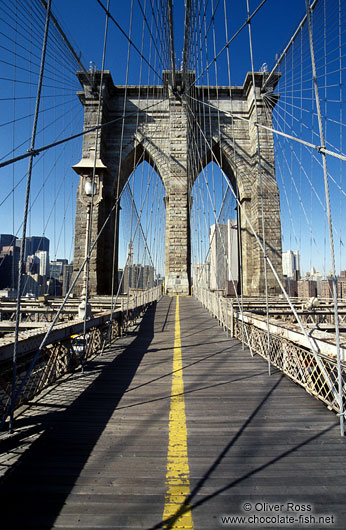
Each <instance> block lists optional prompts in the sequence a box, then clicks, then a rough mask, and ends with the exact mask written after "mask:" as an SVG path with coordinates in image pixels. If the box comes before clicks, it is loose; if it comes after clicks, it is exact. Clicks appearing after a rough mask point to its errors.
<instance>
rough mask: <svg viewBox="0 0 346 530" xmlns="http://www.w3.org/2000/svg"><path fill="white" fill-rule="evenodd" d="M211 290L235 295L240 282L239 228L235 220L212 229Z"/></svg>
mask: <svg viewBox="0 0 346 530" xmlns="http://www.w3.org/2000/svg"><path fill="white" fill-rule="evenodd" d="M209 244H210V280H209V282H210V289H211V290H212V291H215V290H219V289H222V290H225V292H227V293H229V294H234V292H235V291H236V289H237V284H238V280H239V266H238V227H237V222H236V221H235V220H231V219H228V221H227V224H223V223H217V224H214V225H212V226H211V227H210V231H209Z"/></svg>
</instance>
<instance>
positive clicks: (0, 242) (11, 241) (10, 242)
mask: <svg viewBox="0 0 346 530" xmlns="http://www.w3.org/2000/svg"><path fill="white" fill-rule="evenodd" d="M16 240H17V238H16V236H14V235H12V234H0V252H1V251H2V249H3V247H13V246H15V245H16Z"/></svg>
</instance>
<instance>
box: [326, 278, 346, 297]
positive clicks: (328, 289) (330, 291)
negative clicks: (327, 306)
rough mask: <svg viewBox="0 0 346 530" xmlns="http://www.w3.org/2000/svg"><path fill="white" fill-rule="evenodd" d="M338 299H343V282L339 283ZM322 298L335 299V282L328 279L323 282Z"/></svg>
mask: <svg viewBox="0 0 346 530" xmlns="http://www.w3.org/2000/svg"><path fill="white" fill-rule="evenodd" d="M336 285H337V298H341V297H342V285H343V282H339V281H338V282H337V284H336ZM321 296H322V298H333V297H334V294H333V280H331V279H329V278H327V279H324V280H322V293H321Z"/></svg>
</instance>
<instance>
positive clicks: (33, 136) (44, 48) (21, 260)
mask: <svg viewBox="0 0 346 530" xmlns="http://www.w3.org/2000/svg"><path fill="white" fill-rule="evenodd" d="M50 7H51V0H48V5H47V11H46V23H45V28H44V37H43V44H42V55H41V65H40V74H39V79H38V86H37V95H36V106H35V114H34V123H33V128H32V134H31V143H30V148H29V152H30V151H32V152H33V151H34V149H35V140H36V131H37V122H38V114H39V110H40V100H41V91H42V81H43V72H44V65H45V60H46V51H47V40H48V28H49V19H50ZM33 159H34V154H31V156H30V158H29V167H28V177H27V182H26V192H25V206H24V215H23V229H22V241H21V246H20V257H19V265H18V287H17V307H16V325H15V331H14V346H13V373H12V391H11V408H10V424H9V431H10V433H12V432H13V413H14V407H15V395H16V385H17V350H18V335H19V318H20V305H21V288H22V268H23V265H24V250H25V236H26V227H27V221H28V208H29V199H30V189H31V175H32V165H33Z"/></svg>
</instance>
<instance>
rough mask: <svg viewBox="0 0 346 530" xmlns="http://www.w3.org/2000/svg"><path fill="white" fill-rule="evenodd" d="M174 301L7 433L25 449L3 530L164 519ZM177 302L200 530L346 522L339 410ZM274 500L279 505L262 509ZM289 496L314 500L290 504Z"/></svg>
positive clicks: (4, 494)
mask: <svg viewBox="0 0 346 530" xmlns="http://www.w3.org/2000/svg"><path fill="white" fill-rule="evenodd" d="M176 300H177V299H176V298H164V299H162V300H161V301H160V302H159V303H158V304H157V306H156V307H153V308H151V309H150V310H149V311H148V312H147V314H146V315H145V317H144V319H143V320H142V323H141V325H140V329H139V333H138V335H137V334H134V335H129V336H127V337H124V338H122V339H121V340H119V341H118V342H117V343H116V346H115V347H113V348H112V350H111V351H109V352H107V353H106V354H105V355H104V356H103V357H99V358H96V359H95V360H94V361H91V362H90V363H89V364H88V367H87V372H86V373H85V374H84V375H81V374H75V375H73V376H70V377H69V378H67V379H66V380H65V381H64V382H63V383H62V384H61V385H59V386H58V387H56V389H55V390H52V391H50V392H49V393H47V394H46V395H45V396H43V397H41V398H40V399H39V400H38V401H37V402H36V403H35V405H34V406H33V407H32V408H31V409H28V410H27V411H26V413H24V414H23V415H22V416H21V417H19V418H18V420H17V431H16V434H15V435H13V436H12V437H5V438H4V439H3V440H2V445H3V449H4V451H6V452H7V455H10V454H12V453H14V452H16V451H17V448H18V447H26V450H25V451H23V453H22V455H21V456H20V457H19V459H18V462H17V464H16V465H15V466H12V467H13V469H12V470H11V472H10V473H7V475H5V478H4V480H3V481H2V483H1V486H0V498H1V501H2V502H1V505H2V508H1V520H0V521H1V527H2V528H43V527H44V528H51V527H57V528H146V529H149V528H160V527H162V519H163V511H164V505H165V494H166V491H165V490H166V480H169V478H167V477H166V475H167V469H166V467H167V448H168V443H169V411H170V404H171V378H172V352H173V346H174V337H175V328H176V322H175V307H176ZM179 302H180V326H181V343H182V348H181V349H182V357H183V361H182V362H183V381H184V385H185V386H184V401H185V410H186V423H187V431H188V439H187V447H188V465H189V472H190V476H189V481H190V497H189V501H188V504H189V506H190V507H191V514H192V519H193V525H194V528H196V529H199V528H204V529H208V530H211V529H217V528H222V527H223V525H222V524H221V519H220V517H221V516H222V515H226V514H228V515H231V514H240V515H243V516H244V515H250V516H253V515H254V514H256V515H257V516H268V515H270V516H273V514H274V516H276V517H277V516H278V515H280V514H281V515H282V516H291V517H295V520H296V523H295V525H293V524H287V525H286V528H289V527H292V528H304V527H305V526H304V522H303V520H302V519H299V516H300V517H303V516H305V517H309V518H311V516H314V517H316V520H317V518H318V517H319V516H320V515H321V514H325V515H330V516H334V517H335V518H336V519H337V523H336V524H328V522H325V523H323V524H322V523H321V522H319V523H316V524H314V525H312V527H313V528H329V527H331V528H344V527H345V523H344V519H345V513H346V506H345V493H346V481H345V475H346V467H345V456H346V446H345V441H344V440H343V439H341V438H340V437H339V431H338V422H337V418H336V417H335V415H334V414H333V413H331V412H329V411H328V410H327V409H326V408H325V407H324V406H323V405H322V404H320V403H319V402H317V401H316V400H314V399H313V398H311V397H310V396H308V395H307V394H306V393H305V392H304V390H303V389H301V388H300V387H297V386H296V385H294V384H293V383H292V382H290V381H289V380H288V379H286V378H285V377H284V376H282V375H281V374H280V373H277V372H275V373H274V374H273V375H272V376H271V377H268V375H267V366H266V363H265V362H264V361H263V360H262V359H261V358H259V357H257V356H256V357H255V358H253V359H251V356H250V353H249V351H248V350H244V351H242V349H241V345H240V344H239V342H238V341H236V340H233V339H228V338H227V336H226V334H225V333H224V332H223V331H222V330H221V329H220V328H219V327H218V325H217V323H216V322H215V321H214V320H212V319H211V318H210V317H209V316H208V314H207V312H206V311H205V310H204V309H203V308H202V307H201V305H200V304H199V303H198V302H197V301H196V300H195V299H192V298H181V297H180V298H179ZM171 429H172V427H171ZM173 434H174V433H173ZM177 437H178V438H179V437H183V431H182V430H181V429H180V430H179V429H178V432H177ZM32 440H34V441H32ZM178 441H179V440H178ZM173 445H174V444H173ZM178 445H179V444H178ZM178 452H179V449H178ZM174 458H176V461H177V462H179V459H180V458H181V455H179V454H177V455H175V456H173V460H174ZM172 470H173V471H172V472H171V474H172V473H174V465H173V466H172ZM178 473H179V471H178ZM168 475H169V473H168ZM176 478H177V479H178V478H179V477H176ZM171 479H172V477H171ZM171 479H170V480H171ZM180 479H181V477H180ZM185 479H186V477H183V480H185ZM185 482H186V480H185ZM178 489H179V487H178ZM182 491H184V492H186V490H185V489H184V488H183V489H182ZM177 499H178V500H179V497H176V500H177ZM182 500H183V499H182V498H181V502H182ZM247 502H248V503H251V504H252V508H253V509H252V510H251V511H249V512H246V511H243V509H242V507H243V505H244V503H247ZM256 503H261V504H256ZM264 503H269V504H270V505H273V504H277V505H280V506H279V507H278V508H277V509H278V510H279V511H274V512H272V511H266V512H265V511H263V510H261V508H262V505H263V504H264ZM287 503H295V504H300V505H301V504H304V505H312V508H311V511H306V512H303V511H300V512H298V513H295V512H289V513H287V508H288V509H290V508H291V507H292V505H289V506H287ZM255 505H256V508H257V511H256V509H255ZM177 509H179V503H178V504H177ZM267 509H268V510H269V509H270V508H269V507H268V506H267ZM189 521H190V519H189V518H188V517H187V516H186V515H185V516H184V517H183V518H180V519H179V520H178V521H177V522H176V523H175V524H176V525H177V526H172V525H170V526H168V527H169V528H176V527H177V528H178V527H180V528H184V527H185V528H190V527H191V526H189ZM304 521H305V522H306V520H304ZM310 522H314V520H313V519H310ZM334 522H335V520H334ZM331 523H332V520H331ZM184 525H185V526H184ZM232 526H236V525H232ZM238 526H240V527H243V528H258V527H260V526H261V525H260V524H259V523H258V524H251V520H250V523H247V524H243V525H240V524H238ZM226 527H227V526H226ZM266 527H269V525H266V524H265V525H262V528H266ZM272 527H274V528H279V527H280V525H279V524H275V523H274V524H273V525H272Z"/></svg>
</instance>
